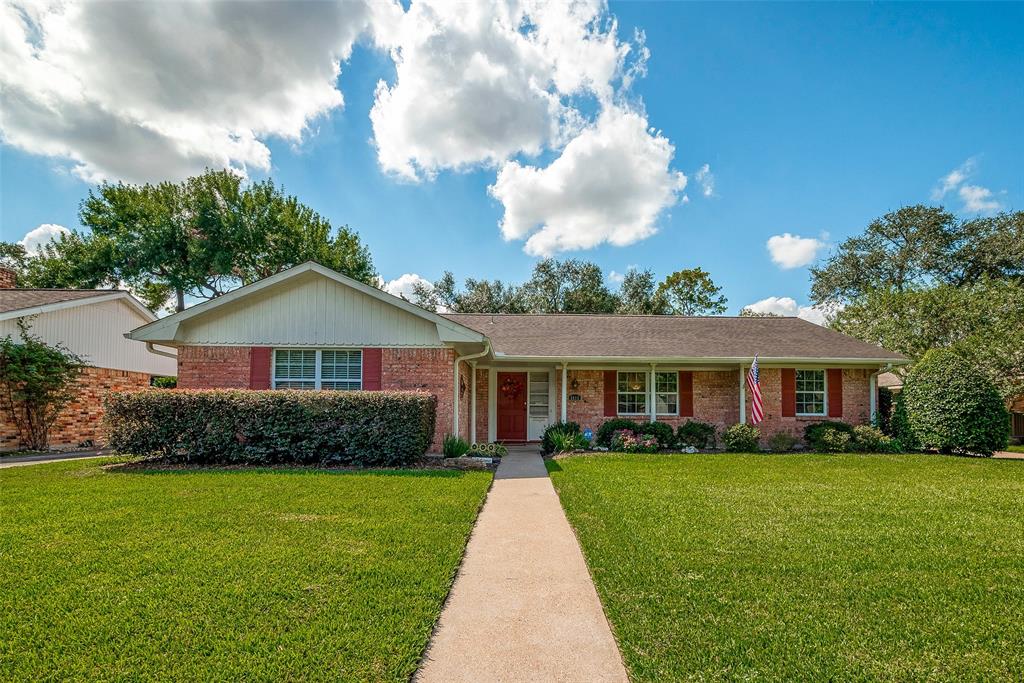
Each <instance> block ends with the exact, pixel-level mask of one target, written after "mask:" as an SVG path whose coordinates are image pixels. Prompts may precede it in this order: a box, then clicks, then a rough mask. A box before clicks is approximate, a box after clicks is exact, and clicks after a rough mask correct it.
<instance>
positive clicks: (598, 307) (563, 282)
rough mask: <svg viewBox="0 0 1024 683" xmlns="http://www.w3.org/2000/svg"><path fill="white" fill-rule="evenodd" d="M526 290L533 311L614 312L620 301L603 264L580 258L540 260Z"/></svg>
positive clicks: (527, 299) (526, 297)
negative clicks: (614, 292)
mask: <svg viewBox="0 0 1024 683" xmlns="http://www.w3.org/2000/svg"><path fill="white" fill-rule="evenodd" d="M523 293H524V296H525V299H526V305H527V308H528V309H529V310H530V311H531V312H534V313H614V312H615V309H616V307H617V304H618V301H617V297H616V296H615V294H613V293H612V292H611V290H609V289H608V286H607V285H606V284H605V277H604V273H602V272H601V268H600V266H598V265H597V264H596V263H592V262H590V261H581V260H579V259H566V260H565V261H557V260H555V259H543V260H541V261H538V262H537V264H536V265H535V266H534V268H533V275H532V276H531V277H530V279H529V280H528V281H527V282H526V284H524V285H523Z"/></svg>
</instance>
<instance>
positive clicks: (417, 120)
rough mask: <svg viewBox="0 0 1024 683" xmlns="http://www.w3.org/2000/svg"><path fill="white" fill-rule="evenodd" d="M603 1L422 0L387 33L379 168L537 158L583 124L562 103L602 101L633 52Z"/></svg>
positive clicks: (373, 115) (423, 171) (376, 116)
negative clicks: (389, 61) (390, 70)
mask: <svg viewBox="0 0 1024 683" xmlns="http://www.w3.org/2000/svg"><path fill="white" fill-rule="evenodd" d="M605 11H606V10H605V7H604V5H603V3H601V2H593V1H587V2H573V3H564V2H538V1H532V0H527V1H525V2H509V1H506V0H495V1H493V2H471V3H453V2H430V1H428V2H415V3H413V4H412V6H411V7H410V8H409V11H408V12H406V13H405V14H404V15H403V17H402V18H401V20H400V21H399V22H398V24H397V26H396V28H395V30H394V31H393V32H391V33H390V34H389V38H388V39H389V40H390V41H391V42H392V43H393V45H392V46H391V55H392V58H393V59H394V62H395V67H396V77H395V79H394V82H393V84H388V83H386V82H385V81H380V82H379V83H378V84H377V92H376V101H375V102H374V105H373V109H372V111H371V112H370V120H371V122H372V124H373V132H374V141H375V143H376V145H377V156H378V161H379V163H380V165H381V167H382V168H383V169H384V170H386V171H388V172H391V173H395V174H397V175H399V176H402V177H405V178H407V179H410V180H416V179H419V178H421V177H428V178H429V177H432V176H433V175H434V174H436V173H437V172H438V171H439V170H442V169H463V168H467V167H469V166H472V165H476V164H485V165H492V166H495V165H498V164H500V163H501V162H503V161H505V160H506V159H508V158H510V157H511V156H514V155H516V154H519V153H525V154H528V155H536V154H538V153H540V152H541V151H542V150H543V149H545V148H546V147H547V146H549V145H551V144H558V143H559V142H560V141H561V140H562V138H563V137H564V136H565V135H567V134H569V133H571V131H572V130H574V129H575V128H577V127H578V126H579V118H580V117H579V114H578V112H576V111H575V110H574V109H572V108H571V107H569V106H568V105H567V104H566V102H565V98H566V97H567V96H571V95H582V94H589V95H591V96H594V97H597V98H599V99H601V100H602V101H608V100H609V99H610V98H611V95H612V87H613V86H612V81H613V80H614V79H615V78H616V77H617V76H620V75H621V74H622V68H623V65H624V62H625V59H626V56H627V54H628V53H629V52H630V47H629V45H627V44H624V43H621V42H620V41H619V40H618V39H617V37H616V26H615V24H614V22H611V23H610V24H609V23H606V22H602V21H601V19H602V18H603V17H604V13H605Z"/></svg>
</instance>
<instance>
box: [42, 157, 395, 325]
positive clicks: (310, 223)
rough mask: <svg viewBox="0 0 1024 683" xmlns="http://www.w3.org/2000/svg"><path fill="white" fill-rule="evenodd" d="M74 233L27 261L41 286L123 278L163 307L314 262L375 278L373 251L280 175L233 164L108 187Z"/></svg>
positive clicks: (92, 197)
mask: <svg viewBox="0 0 1024 683" xmlns="http://www.w3.org/2000/svg"><path fill="white" fill-rule="evenodd" d="M79 218H80V221H81V223H82V225H83V226H85V227H86V228H88V229H89V232H84V231H75V232H73V233H71V234H70V235H65V236H64V237H63V238H62V239H61V240H60V241H56V242H52V243H51V244H50V245H48V246H47V247H45V248H44V249H43V251H42V253H41V254H40V255H39V256H38V257H35V258H30V259H28V260H27V261H26V263H25V265H24V269H23V273H24V276H25V279H26V281H27V282H28V283H30V284H32V285H34V286H74V287H95V286H98V285H105V284H117V283H125V284H127V285H128V286H129V287H131V288H132V289H134V290H135V291H136V292H138V293H139V294H140V295H141V296H142V298H143V299H144V300H145V302H146V303H147V305H149V306H151V307H153V308H156V307H159V306H160V305H161V304H163V303H164V302H165V301H167V300H168V298H172V299H173V300H174V307H175V308H176V309H177V310H183V309H184V307H185V298H186V297H194V298H197V299H212V298H215V297H218V296H221V295H222V294H224V293H226V292H228V291H230V290H231V289H234V288H236V287H238V286H239V285H243V284H248V283H250V282H253V281H255V280H258V279H260V278H263V277H266V276H268V275H272V274H274V273H277V272H280V271H281V270H284V269H286V268H289V267H291V266H294V265H296V264H299V263H302V262H304V261H308V260H314V261H318V262H319V263H321V264H323V265H325V266H327V267H328V268H333V269H335V270H337V271H339V272H342V273H345V274H346V275H349V276H350V277H353V278H355V279H357V280H360V281H362V282H366V283H368V284H369V283H373V282H374V279H375V275H376V273H375V272H374V268H373V262H372V260H371V258H370V254H369V251H368V250H367V248H366V246H365V245H363V244H362V242H361V241H360V239H359V237H358V235H357V234H356V233H354V232H353V231H351V230H350V229H349V228H348V227H342V228H339V229H337V230H335V229H333V228H332V227H331V224H330V222H328V221H327V220H326V219H324V218H323V217H321V216H320V215H319V214H317V213H316V212H315V211H313V210H312V209H310V208H309V207H307V206H305V205H303V204H302V203H300V202H299V201H298V199H296V198H295V197H293V196H287V195H285V194H284V192H283V190H282V189H281V188H278V187H277V186H275V185H274V183H273V181H270V180H266V181H263V182H260V183H254V184H252V185H250V186H245V185H244V184H243V181H242V179H241V178H240V177H238V176H237V175H235V174H233V173H230V172H228V171H207V172H206V173H204V174H202V175H200V176H196V177H193V178H189V179H187V180H185V181H184V182H182V183H159V184H156V185H152V184H146V185H128V184H123V183H117V184H110V183H105V184H103V185H100V186H99V187H97V188H96V189H95V190H92V191H90V192H89V195H88V196H87V197H86V199H85V200H84V201H83V202H82V205H81V208H80V212H79Z"/></svg>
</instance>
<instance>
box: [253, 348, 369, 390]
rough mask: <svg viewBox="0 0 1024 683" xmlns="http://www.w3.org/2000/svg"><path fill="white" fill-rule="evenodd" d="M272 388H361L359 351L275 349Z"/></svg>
mask: <svg viewBox="0 0 1024 683" xmlns="http://www.w3.org/2000/svg"><path fill="white" fill-rule="evenodd" d="M273 387H274V388H275V389H330V390H338V391H355V390H358V389H362V388H363V352H362V351H360V350H358V349H354V350H351V349H323V350H319V349H275V350H274V384H273Z"/></svg>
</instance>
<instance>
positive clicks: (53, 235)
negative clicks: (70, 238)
mask: <svg viewBox="0 0 1024 683" xmlns="http://www.w3.org/2000/svg"><path fill="white" fill-rule="evenodd" d="M70 232H71V231H70V230H68V229H67V228H65V227H64V226H63V225H57V224H56V223H43V224H42V225H40V226H39V227H38V228H34V229H32V230H29V231H28V232H27V233H25V236H24V237H22V238H21V240H20V241H19V242H18V244H20V245H21V246H23V247H25V251H27V252H28V253H29V254H32V255H34V254H38V253H39V251H40V250H41V249H42V248H43V247H44V246H46V245H47V244H49V243H50V241H51V240H56V239H60V236H61V235H67V234H68V233H70Z"/></svg>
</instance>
